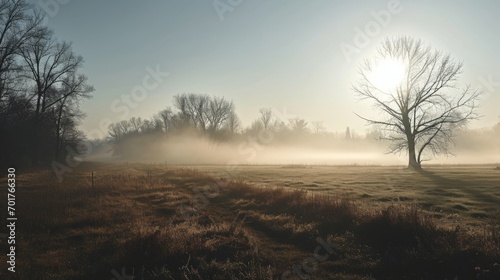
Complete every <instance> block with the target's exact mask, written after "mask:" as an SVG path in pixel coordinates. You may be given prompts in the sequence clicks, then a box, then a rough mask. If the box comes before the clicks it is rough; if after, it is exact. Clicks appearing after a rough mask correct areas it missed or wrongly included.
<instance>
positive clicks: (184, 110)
mask: <svg viewBox="0 0 500 280" xmlns="http://www.w3.org/2000/svg"><path fill="white" fill-rule="evenodd" d="M209 100H210V97H209V96H208V95H205V94H195V93H189V94H186V93H184V94H180V95H176V96H174V106H175V107H176V108H177V109H179V111H180V116H181V118H182V119H183V120H184V121H185V122H187V123H189V124H190V125H192V126H193V127H195V128H200V129H202V130H206V128H207V124H208V123H207V122H208V120H207V110H208V103H209Z"/></svg>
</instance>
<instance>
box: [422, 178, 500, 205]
mask: <svg viewBox="0 0 500 280" xmlns="http://www.w3.org/2000/svg"><path fill="white" fill-rule="evenodd" d="M418 173H419V174H420V175H422V176H424V177H426V178H428V179H429V180H431V181H433V182H434V183H436V184H437V185H438V186H439V187H441V188H443V189H448V190H449V189H451V188H456V189H458V190H460V191H462V192H463V193H465V194H467V195H470V196H471V197H473V198H475V199H477V200H479V201H482V202H488V203H493V204H496V205H499V204H500V198H499V197H497V196H496V195H492V194H488V193H485V192H484V191H479V190H477V189H474V188H473V184H474V183H473V182H467V181H464V180H459V179H453V178H447V177H444V176H442V175H440V174H438V173H436V172H433V171H429V170H419V171H418Z"/></svg>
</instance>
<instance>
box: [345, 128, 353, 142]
mask: <svg viewBox="0 0 500 280" xmlns="http://www.w3.org/2000/svg"><path fill="white" fill-rule="evenodd" d="M351 138H352V137H351V129H350V128H349V127H347V128H346V129H345V139H346V140H351Z"/></svg>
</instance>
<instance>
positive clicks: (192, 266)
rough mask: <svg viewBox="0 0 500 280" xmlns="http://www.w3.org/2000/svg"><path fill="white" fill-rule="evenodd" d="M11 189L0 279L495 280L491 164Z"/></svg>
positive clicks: (28, 179)
mask: <svg viewBox="0 0 500 280" xmlns="http://www.w3.org/2000/svg"><path fill="white" fill-rule="evenodd" d="M92 173H94V176H93V177H94V179H93V180H92ZM17 185H18V187H17V188H18V189H17V199H18V201H17V204H18V208H19V209H18V213H19V214H18V219H19V222H18V225H19V227H18V229H17V231H18V241H19V244H18V249H17V252H16V253H17V264H16V268H17V270H16V273H15V274H12V273H10V272H7V270H6V268H5V264H6V260H7V258H6V256H5V254H2V255H0V262H1V263H2V269H1V270H0V278H1V279H117V280H119V279H306V278H307V279H356V280H360V279H431V280H433V279H441V280H442V279H499V275H500V265H499V264H498V263H500V218H499V217H500V215H499V211H500V170H499V168H497V167H496V166H494V165H470V166H465V165H456V166H428V167H426V168H425V171H423V172H414V171H409V170H406V169H404V168H403V167H401V166H310V165H267V166H261V165H255V166H252V165H247V166H223V165H220V166H217V165H213V166H166V165H164V164H143V163H119V164H104V163H82V164H80V165H79V166H78V167H77V168H76V169H75V170H73V171H72V172H71V173H67V174H66V176H65V177H64V180H63V181H62V182H58V180H57V178H56V176H55V173H54V172H53V171H52V170H43V169H39V170H24V171H23V170H20V171H19V173H18V174H17ZM1 196H2V198H1V199H2V201H6V196H7V193H6V191H5V190H3V189H2V191H1ZM4 212H5V211H2V212H1V213H2V214H1V218H2V219H3V220H5V219H6V213H4ZM0 233H1V232H0ZM0 248H1V249H2V251H7V248H8V247H7V244H6V242H5V239H2V238H0Z"/></svg>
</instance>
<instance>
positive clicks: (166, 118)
mask: <svg viewBox="0 0 500 280" xmlns="http://www.w3.org/2000/svg"><path fill="white" fill-rule="evenodd" d="M159 116H160V119H161V120H162V122H163V130H164V131H165V133H169V132H170V129H171V126H172V109H170V107H167V109H165V110H162V111H161V112H160V113H159Z"/></svg>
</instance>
